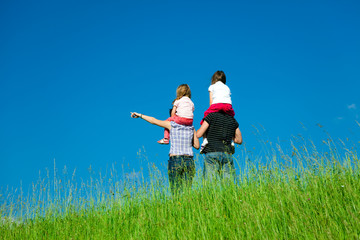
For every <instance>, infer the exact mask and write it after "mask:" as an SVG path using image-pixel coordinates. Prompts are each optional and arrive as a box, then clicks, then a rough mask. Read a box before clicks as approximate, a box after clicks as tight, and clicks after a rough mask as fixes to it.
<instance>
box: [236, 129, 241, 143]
mask: <svg viewBox="0 0 360 240" xmlns="http://www.w3.org/2000/svg"><path fill="white" fill-rule="evenodd" d="M234 143H237V144H242V136H241V132H240V129H239V128H237V129H236V130H235V137H234Z"/></svg>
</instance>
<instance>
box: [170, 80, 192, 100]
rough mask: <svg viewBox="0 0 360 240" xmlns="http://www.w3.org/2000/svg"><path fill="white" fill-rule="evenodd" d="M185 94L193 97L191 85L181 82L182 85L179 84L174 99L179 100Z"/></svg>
mask: <svg viewBox="0 0 360 240" xmlns="http://www.w3.org/2000/svg"><path fill="white" fill-rule="evenodd" d="M184 96H187V97H189V98H191V91H190V87H189V85H187V84H181V85H180V86H178V88H177V89H176V98H175V100H174V101H176V100H179V99H180V98H182V97H184Z"/></svg>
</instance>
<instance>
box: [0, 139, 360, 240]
mask: <svg viewBox="0 0 360 240" xmlns="http://www.w3.org/2000/svg"><path fill="white" fill-rule="evenodd" d="M325 143H326V144H327V146H328V150H327V151H324V152H320V151H318V150H317V148H316V147H315V145H313V144H310V146H309V147H306V146H304V145H302V146H300V147H296V146H295V144H292V146H291V149H290V150H289V151H284V150H282V149H281V148H280V146H278V145H274V146H273V145H271V146H270V147H267V150H266V154H265V155H262V156H263V157H265V158H266V159H265V161H259V158H258V159H257V160H256V159H255V158H249V156H248V155H247V154H246V151H245V150H243V151H240V154H239V155H238V157H237V159H236V160H237V161H238V162H241V163H238V166H241V169H238V171H237V177H236V179H235V181H229V180H224V181H217V182H206V181H204V180H203V178H202V174H201V171H200V170H198V173H197V175H196V178H195V179H194V182H193V186H192V188H191V189H186V190H185V191H184V192H183V193H182V194H179V195H177V196H172V195H171V194H170V193H169V187H168V182H167V180H166V177H165V176H164V175H162V173H161V172H159V171H158V170H157V168H156V167H154V166H152V167H151V168H152V173H153V176H152V177H151V178H150V180H149V181H145V180H144V179H143V178H141V177H135V178H134V177H132V178H128V179H121V180H119V176H117V175H116V171H115V170H114V169H112V170H111V171H110V172H109V173H108V174H105V176H102V175H100V174H99V175H98V176H96V177H95V176H94V175H91V178H90V179H89V180H88V181H86V182H81V184H77V183H76V181H75V173H73V174H71V176H68V175H67V172H66V171H64V172H63V175H62V177H60V176H59V174H57V173H56V169H54V173H55V174H54V176H53V177H50V176H49V173H47V175H46V177H45V178H44V179H41V178H40V179H39V181H38V183H37V184H35V185H34V186H33V191H32V194H30V195H28V196H27V197H26V198H25V197H24V194H19V195H15V194H14V193H11V194H8V195H7V196H3V198H4V199H5V200H4V203H3V204H2V206H1V210H0V215H1V218H2V223H0V225H1V226H0V239H199V238H202V239H324V238H325V239H358V238H359V237H360V173H359V170H360V169H359V168H360V163H359V159H358V155H357V152H356V149H354V148H353V149H347V148H345V147H343V148H342V151H339V149H338V147H336V146H335V145H333V142H332V141H331V140H329V141H328V142H325ZM287 152H288V153H287ZM14 196H18V197H17V198H14Z"/></svg>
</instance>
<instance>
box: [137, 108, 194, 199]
mask: <svg viewBox="0 0 360 240" xmlns="http://www.w3.org/2000/svg"><path fill="white" fill-rule="evenodd" d="M131 117H132V118H141V119H144V120H145V121H147V122H149V123H151V124H154V125H157V126H159V127H162V128H166V129H168V130H169V131H170V152H169V156H170V158H169V161H168V174H169V182H170V188H171V192H172V193H173V194H175V193H177V192H180V191H181V190H182V188H183V186H184V185H185V186H187V187H191V184H192V180H193V178H194V176H195V162H194V158H193V156H194V154H193V150H192V147H194V148H196V149H199V147H200V143H199V139H198V138H197V137H196V132H195V128H194V126H186V125H181V124H177V123H176V122H174V121H171V122H169V121H161V120H158V119H156V118H154V117H150V116H145V115H143V114H140V113H136V112H132V113H131Z"/></svg>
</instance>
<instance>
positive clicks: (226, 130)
mask: <svg viewBox="0 0 360 240" xmlns="http://www.w3.org/2000/svg"><path fill="white" fill-rule="evenodd" d="M204 121H206V122H207V123H208V124H209V128H208V129H207V131H206V137H207V140H208V144H207V145H206V146H205V148H204V151H203V152H204V153H209V152H227V153H231V141H232V139H233V137H235V130H236V129H237V128H238V127H239V123H238V122H237V121H236V120H235V118H234V117H232V116H229V115H227V114H225V113H221V112H216V113H210V114H209V115H207V116H206V117H205V119H204Z"/></svg>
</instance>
